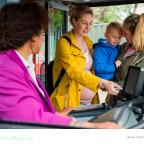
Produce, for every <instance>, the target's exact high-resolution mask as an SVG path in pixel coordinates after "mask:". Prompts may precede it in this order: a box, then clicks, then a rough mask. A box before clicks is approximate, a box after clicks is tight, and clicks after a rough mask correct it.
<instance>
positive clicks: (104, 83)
mask: <svg viewBox="0 0 144 144" xmlns="http://www.w3.org/2000/svg"><path fill="white" fill-rule="evenodd" d="M99 86H100V88H102V89H106V91H107V92H108V94H109V95H118V93H119V91H120V90H122V87H121V86H120V85H118V84H116V83H114V82H112V81H108V80H104V79H101V81H100V83H99Z"/></svg>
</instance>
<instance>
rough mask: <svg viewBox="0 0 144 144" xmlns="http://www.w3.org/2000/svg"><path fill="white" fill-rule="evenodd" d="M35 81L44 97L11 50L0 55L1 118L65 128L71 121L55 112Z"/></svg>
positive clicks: (47, 97)
mask: <svg viewBox="0 0 144 144" xmlns="http://www.w3.org/2000/svg"><path fill="white" fill-rule="evenodd" d="M37 81H38V84H39V86H40V88H41V89H42V90H43V92H44V94H45V97H44V96H43V95H42V94H41V92H40V91H39V89H38V88H37V86H36V84H35V82H34V81H33V79H32V78H31V76H30V75H29V73H28V71H27V69H26V67H25V66H24V64H23V63H22V61H21V60H20V58H19V57H18V55H17V54H16V53H15V51H14V50H9V51H7V52H2V53H0V119H1V120H12V121H22V122H34V123H48V124H61V125H68V124H69V123H70V122H71V120H72V119H71V118H69V117H63V116H60V115H58V114H56V113H55V110H54V108H53V106H52V103H51V101H50V99H49V96H48V94H47V92H46V90H45V88H44V86H43V84H42V83H41V82H40V80H39V79H37Z"/></svg>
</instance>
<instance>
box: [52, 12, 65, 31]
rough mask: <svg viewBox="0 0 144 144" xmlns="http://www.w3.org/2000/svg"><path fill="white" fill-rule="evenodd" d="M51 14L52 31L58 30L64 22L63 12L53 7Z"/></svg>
mask: <svg viewBox="0 0 144 144" xmlns="http://www.w3.org/2000/svg"><path fill="white" fill-rule="evenodd" d="M49 16H50V19H51V31H52V32H56V31H57V30H58V29H59V28H60V27H61V26H62V24H63V12H62V11H60V10H57V9H51V10H50V12H49Z"/></svg>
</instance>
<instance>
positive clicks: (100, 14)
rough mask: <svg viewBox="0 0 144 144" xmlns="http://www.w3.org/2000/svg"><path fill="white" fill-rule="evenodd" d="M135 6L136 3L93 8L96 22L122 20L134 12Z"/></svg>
mask: <svg viewBox="0 0 144 144" xmlns="http://www.w3.org/2000/svg"><path fill="white" fill-rule="evenodd" d="M135 8H136V7H135V5H134V4H131V5H119V6H109V7H96V8H93V11H94V23H110V22H112V21H120V22H121V21H123V19H124V18H125V17H127V16H128V15H130V14H132V13H134V12H135Z"/></svg>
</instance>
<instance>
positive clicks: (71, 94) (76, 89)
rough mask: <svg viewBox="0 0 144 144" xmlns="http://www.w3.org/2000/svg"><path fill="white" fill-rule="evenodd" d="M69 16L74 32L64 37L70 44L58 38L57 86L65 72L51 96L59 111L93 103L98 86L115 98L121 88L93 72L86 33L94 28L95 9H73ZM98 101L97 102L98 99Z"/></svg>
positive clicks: (55, 67)
mask: <svg viewBox="0 0 144 144" xmlns="http://www.w3.org/2000/svg"><path fill="white" fill-rule="evenodd" d="M69 15H70V22H71V24H72V26H73V29H72V31H71V32H68V33H66V34H64V35H63V36H66V37H68V38H69V39H70V41H71V45H70V44H69V43H68V41H67V40H66V39H64V38H63V36H62V37H61V38H60V39H59V41H58V42H57V47H56V54H55V59H54V67H53V82H54V85H55V83H56V81H57V79H58V77H59V74H60V72H61V71H62V69H64V70H65V71H66V72H65V74H64V76H63V78H62V80H61V82H60V84H59V86H58V87H57V88H56V89H55V91H54V92H53V93H52V95H51V101H52V103H53V106H54V107H55V109H56V110H57V111H60V110H63V109H64V108H65V107H69V106H72V107H74V106H79V105H80V104H91V102H92V99H93V98H94V96H95V94H96V93H97V91H98V89H99V87H101V88H104V89H106V90H107V91H108V93H109V94H114V95H117V93H118V91H119V89H120V88H121V87H120V86H119V85H117V84H116V83H113V82H110V81H107V80H103V79H101V78H99V77H97V76H95V75H93V74H92V73H91V69H92V65H93V60H92V57H91V52H92V42H91V40H90V39H89V37H88V36H87V34H88V32H89V31H90V30H91V28H92V22H93V12H92V10H91V9H90V8H89V7H87V6H74V7H72V8H71V9H70V12H69ZM95 102H98V100H97V99H95Z"/></svg>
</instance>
